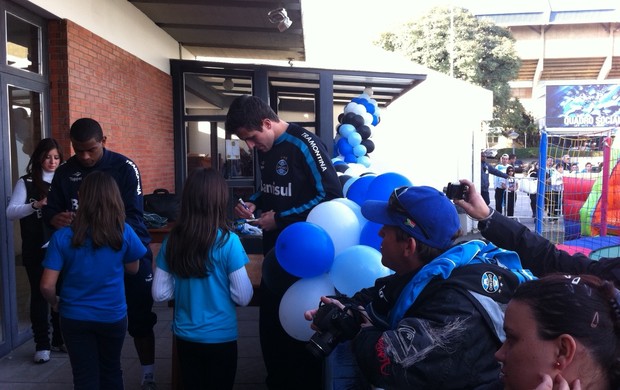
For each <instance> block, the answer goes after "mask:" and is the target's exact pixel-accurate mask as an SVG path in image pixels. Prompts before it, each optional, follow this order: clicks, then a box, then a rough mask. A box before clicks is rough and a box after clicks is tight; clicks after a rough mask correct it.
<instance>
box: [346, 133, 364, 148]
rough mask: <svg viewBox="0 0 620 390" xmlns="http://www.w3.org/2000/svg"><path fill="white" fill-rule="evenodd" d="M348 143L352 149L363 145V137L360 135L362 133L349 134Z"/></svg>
mask: <svg viewBox="0 0 620 390" xmlns="http://www.w3.org/2000/svg"><path fill="white" fill-rule="evenodd" d="M347 141H348V142H349V145H351V146H352V147H355V146H357V145H359V144H361V143H362V136H361V135H360V133H358V132H357V131H356V132H354V133H351V134H349V136H348V137H347Z"/></svg>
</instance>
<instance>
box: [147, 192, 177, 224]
mask: <svg viewBox="0 0 620 390" xmlns="http://www.w3.org/2000/svg"><path fill="white" fill-rule="evenodd" d="M180 210H181V199H180V198H179V197H178V196H177V195H176V194H171V193H170V192H169V191H168V190H166V189H164V188H158V189H156V190H155V191H153V193H152V194H148V195H144V211H146V212H148V213H155V214H157V215H160V216H162V217H164V218H168V221H176V220H177V218H178V217H179V212H180Z"/></svg>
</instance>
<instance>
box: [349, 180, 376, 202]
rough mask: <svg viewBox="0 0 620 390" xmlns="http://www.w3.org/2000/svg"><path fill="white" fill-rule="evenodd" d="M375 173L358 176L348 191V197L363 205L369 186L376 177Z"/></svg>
mask: <svg viewBox="0 0 620 390" xmlns="http://www.w3.org/2000/svg"><path fill="white" fill-rule="evenodd" d="M375 177H376V176H374V175H367V176H362V177H359V178H357V179H356V180H355V181H354V182H353V183H352V184H351V185H350V186H349V190H348V191H347V199H351V200H352V201H354V202H355V203H357V204H358V205H360V206H361V205H362V204H363V203H364V201H365V200H366V192H367V191H368V186H369V185H370V182H372V181H373V180H374V179H375Z"/></svg>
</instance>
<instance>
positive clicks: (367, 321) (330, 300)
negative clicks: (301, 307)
mask: <svg viewBox="0 0 620 390" xmlns="http://www.w3.org/2000/svg"><path fill="white" fill-rule="evenodd" d="M321 302H323V304H333V305H335V306H337V307H338V308H340V309H344V307H345V306H344V305H343V304H342V302H340V301H339V300H337V299H334V298H330V297H326V296H323V297H321ZM318 310H319V309H318V308H317V309H312V310H307V311H306V312H305V313H304V318H305V319H306V320H308V321H312V320H314V316H315V315H316V312H317V311H318ZM357 311H358V312H359V313H360V314H361V317H362V322H361V323H360V326H362V327H365V326H372V322H370V319H369V318H368V315H367V314H366V309H364V307H363V306H358V310H357ZM347 312H348V314H349V315H351V316H352V315H353V313H352V312H351V310H350V309H349V310H348V311H347ZM310 328H312V329H313V330H318V329H317V328H316V326H315V325H314V323H311V324H310Z"/></svg>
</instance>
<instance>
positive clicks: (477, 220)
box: [469, 208, 495, 222]
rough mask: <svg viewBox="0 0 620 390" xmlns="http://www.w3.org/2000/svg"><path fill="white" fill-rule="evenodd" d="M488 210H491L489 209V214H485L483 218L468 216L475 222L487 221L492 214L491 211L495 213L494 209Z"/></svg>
mask: <svg viewBox="0 0 620 390" xmlns="http://www.w3.org/2000/svg"><path fill="white" fill-rule="evenodd" d="M489 210H491V211H489V215H487V216H486V217H484V218H480V219H477V218H473V217H469V218H471V219H473V220H474V221H476V222H484V221H488V220H489V219H491V216H492V215H493V213H495V209H492V208H489Z"/></svg>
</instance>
